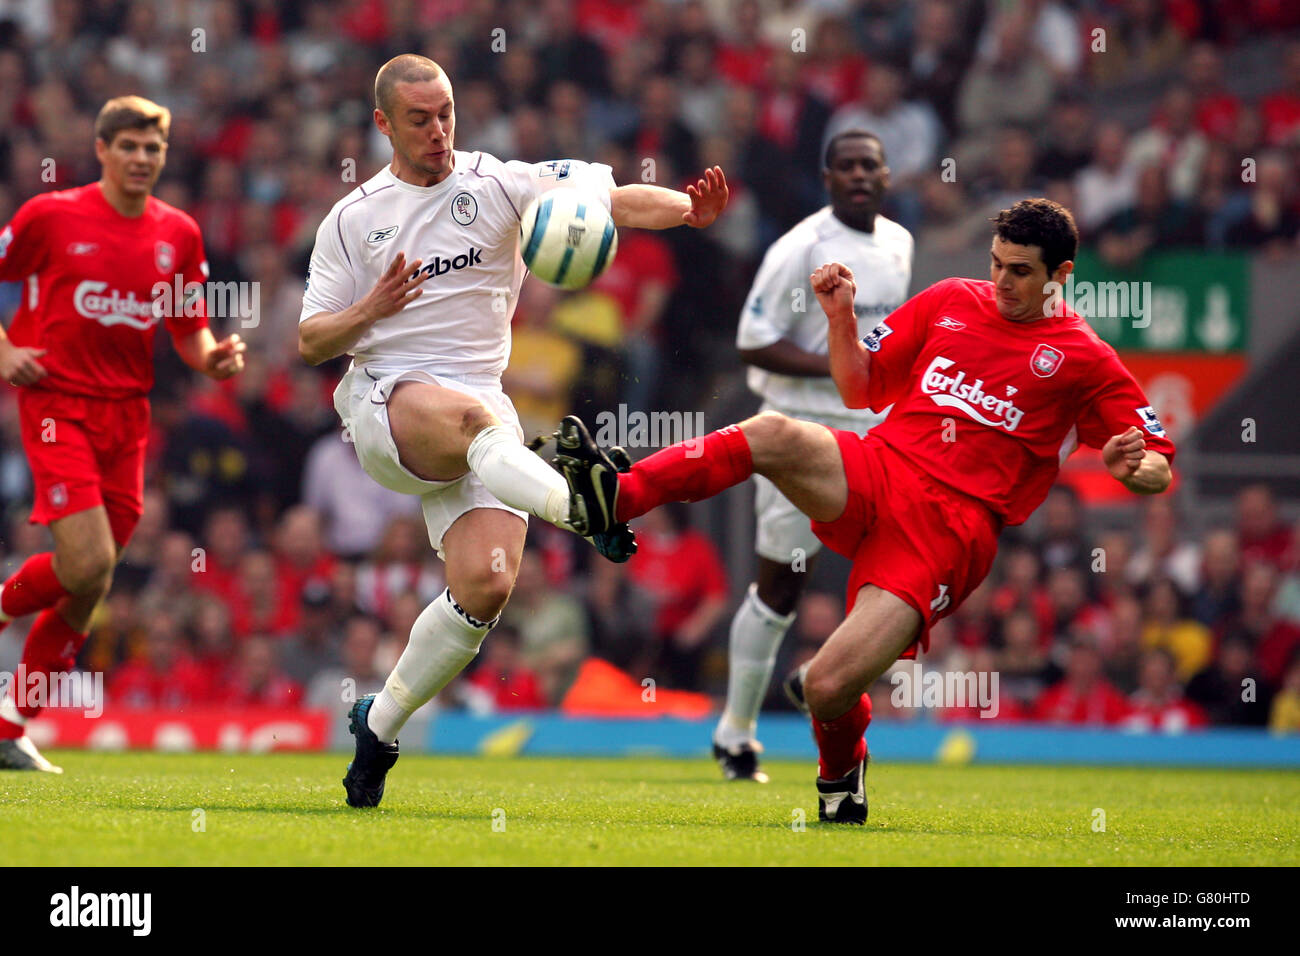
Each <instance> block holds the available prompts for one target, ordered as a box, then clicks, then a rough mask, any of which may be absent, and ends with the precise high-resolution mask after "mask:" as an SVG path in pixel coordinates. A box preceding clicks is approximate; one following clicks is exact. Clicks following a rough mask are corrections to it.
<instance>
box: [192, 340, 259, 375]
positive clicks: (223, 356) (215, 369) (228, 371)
mask: <svg viewBox="0 0 1300 956" xmlns="http://www.w3.org/2000/svg"><path fill="white" fill-rule="evenodd" d="M247 351H248V343H246V342H245V341H244V340H243V339H241V338H240V337H239V335H238V334H233V335H228V336H226V337H225V338H224V339H222V340H221V341H220V342H218V343H217V344H216V345H215V346H213V348H212V351H211V352H209V353H208V355H207V367H206V368H204V370H203V371H204V372H205V373H207V376H208V377H209V378H212V379H216V380H217V381H218V382H220V381H221V380H222V379H227V378H230V377H231V376H233V375H238V374H239V373H240V372H242V371H243V370H244V353H245V352H247Z"/></svg>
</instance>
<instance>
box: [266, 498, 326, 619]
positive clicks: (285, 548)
mask: <svg viewBox="0 0 1300 956" xmlns="http://www.w3.org/2000/svg"><path fill="white" fill-rule="evenodd" d="M275 559H276V560H275V573H276V576H277V578H279V580H280V582H281V585H282V587H283V588H284V592H285V593H284V597H285V600H287V601H290V602H292V604H293V613H291V614H290V616H289V623H290V626H292V624H294V623H296V621H297V605H298V602H299V601H300V600H301V598H302V589H303V588H304V587H306V586H307V583H308V582H309V581H313V580H315V581H328V580H329V579H330V576H331V575H332V574H333V573H334V564H335V561H336V559H335V557H334V555H332V554H330V553H329V552H328V551H327V550H325V541H324V539H323V537H322V535H321V527H320V515H318V514H317V513H316V512H315V511H313V510H312V509H311V508H309V507H308V506H306V505H296V506H294V507H292V508H290V509H289V510H288V511H286V512H285V513H284V515H283V516H282V517H281V518H280V523H279V526H278V527H277V528H276V535H275Z"/></svg>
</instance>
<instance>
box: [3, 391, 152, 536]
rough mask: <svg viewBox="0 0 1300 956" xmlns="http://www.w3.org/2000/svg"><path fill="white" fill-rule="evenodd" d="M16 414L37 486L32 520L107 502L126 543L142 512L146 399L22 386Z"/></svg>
mask: <svg viewBox="0 0 1300 956" xmlns="http://www.w3.org/2000/svg"><path fill="white" fill-rule="evenodd" d="M18 414H19V419H20V420H21V423H22V431H23V448H24V449H25V450H26V452H27V463H28V465H30V466H31V469H32V481H33V484H34V485H35V489H34V491H35V494H34V496H33V497H34V504H33V506H32V517H31V522H32V524H49V523H50V522H52V521H57V520H58V519H60V518H66V517H67V516H68V515H70V514H76V513H77V512H79V511H85V510H87V509H89V508H94V507H96V506H98V505H103V506H104V509H105V510H106V511H107V512H108V524H109V527H110V528H111V529H112V531H113V540H114V541H116V542H117V543H118V544H119V545H124V544H126V542H127V541H128V540H129V539H130V537H131V532H133V531H134V530H135V526H136V524H137V523H138V522H139V520H140V515H141V513H142V512H143V511H144V456H145V446H146V445H147V444H148V441H149V399H148V398H147V397H145V396H140V397H139V398H125V399H123V398H114V399H106V398H91V397H89V396H86V395H66V394H64V393H62V392H54V391H50V390H48V389H39V388H35V389H34V388H20V389H19V390H18Z"/></svg>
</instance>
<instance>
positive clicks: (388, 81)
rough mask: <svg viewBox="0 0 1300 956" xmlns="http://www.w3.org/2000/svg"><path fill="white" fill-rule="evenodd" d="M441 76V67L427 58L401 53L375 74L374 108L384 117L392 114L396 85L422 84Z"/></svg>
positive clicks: (416, 54) (415, 54)
mask: <svg viewBox="0 0 1300 956" xmlns="http://www.w3.org/2000/svg"><path fill="white" fill-rule="evenodd" d="M440 76H442V67H440V66H439V65H438V64H437V63H434V62H433V61H432V60H430V59H429V58H428V57H427V56H420V55H419V54H418V53H403V54H401V55H400V56H395V57H393V58H392V59H391V60H389V61H388V62H387V63H385V64H384V65H383V66H381V67H380V68H379V72H378V73H376V74H375V106H376V107H378V108H379V110H380V111H381V112H382V113H383V114H384V115H385V116H391V115H392V113H393V106H394V103H393V90H394V88H395V87H396V86H397V84H398V83H423V82H425V81H427V80H436V79H437V78H438V77H440Z"/></svg>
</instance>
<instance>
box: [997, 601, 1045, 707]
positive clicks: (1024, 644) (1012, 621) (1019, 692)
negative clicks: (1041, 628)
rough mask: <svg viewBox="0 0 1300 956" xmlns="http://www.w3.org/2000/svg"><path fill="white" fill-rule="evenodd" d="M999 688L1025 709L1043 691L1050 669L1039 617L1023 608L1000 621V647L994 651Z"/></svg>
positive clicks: (1032, 703) (1031, 705)
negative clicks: (1039, 628)
mask: <svg viewBox="0 0 1300 956" xmlns="http://www.w3.org/2000/svg"><path fill="white" fill-rule="evenodd" d="M997 670H998V673H999V674H1000V675H1001V676H1000V679H999V683H1000V684H1001V689H1002V692H1003V693H1005V694H1006V695H1007V696H1009V697H1010V698H1012V699H1013V700H1015V702H1016V703H1017V705H1019V707H1020V708H1021V709H1022V710H1028V709H1030V708H1032V707H1033V705H1034V703H1035V702H1036V701H1037V700H1038V699H1039V697H1040V696H1041V695H1042V693H1043V691H1044V689H1045V688H1046V687H1047V684H1048V680H1049V675H1051V673H1052V669H1051V666H1050V664H1049V662H1048V659H1047V653H1046V652H1045V650H1044V648H1043V641H1042V640H1041V638H1040V637H1039V634H1038V621H1037V620H1035V618H1034V615H1033V614H1031V613H1030V612H1028V611H1026V610H1024V609H1023V608H1021V609H1018V610H1015V611H1012V612H1011V613H1010V614H1008V615H1007V617H1006V619H1005V620H1004V621H1003V622H1002V648H1001V650H999V651H998V654H997Z"/></svg>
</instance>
